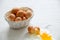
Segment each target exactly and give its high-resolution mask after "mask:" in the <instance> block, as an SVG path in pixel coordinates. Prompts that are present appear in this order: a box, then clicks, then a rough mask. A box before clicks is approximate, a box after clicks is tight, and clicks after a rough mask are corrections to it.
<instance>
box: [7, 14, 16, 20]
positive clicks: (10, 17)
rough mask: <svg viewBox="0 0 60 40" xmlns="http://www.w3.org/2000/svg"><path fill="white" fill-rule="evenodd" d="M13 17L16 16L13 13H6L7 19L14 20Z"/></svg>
mask: <svg viewBox="0 0 60 40" xmlns="http://www.w3.org/2000/svg"><path fill="white" fill-rule="evenodd" d="M15 17H16V16H15V15H14V14H9V15H8V19H9V20H11V21H14V19H15Z"/></svg>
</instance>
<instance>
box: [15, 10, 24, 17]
mask: <svg viewBox="0 0 60 40" xmlns="http://www.w3.org/2000/svg"><path fill="white" fill-rule="evenodd" d="M24 13H25V12H24V11H23V10H20V11H18V12H17V14H16V16H17V17H23V16H24Z"/></svg>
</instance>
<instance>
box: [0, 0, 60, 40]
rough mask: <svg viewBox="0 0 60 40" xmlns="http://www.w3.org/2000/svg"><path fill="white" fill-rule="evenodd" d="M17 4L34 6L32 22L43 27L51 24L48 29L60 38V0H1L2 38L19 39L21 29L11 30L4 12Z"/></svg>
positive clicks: (0, 25)
mask: <svg viewBox="0 0 60 40" xmlns="http://www.w3.org/2000/svg"><path fill="white" fill-rule="evenodd" d="M17 6H18V7H22V6H27V7H30V8H32V9H33V11H34V17H33V18H32V20H31V22H30V23H31V24H32V25H36V26H40V27H42V28H46V26H47V25H50V26H49V27H48V28H47V29H48V30H49V31H50V32H51V34H53V37H54V38H55V39H56V40H59V39H60V38H59V37H60V32H59V31H60V0H0V40H19V37H20V36H21V34H22V33H21V32H20V31H21V30H19V31H17V30H16V31H14V30H9V25H8V23H7V22H6V21H5V19H4V14H5V13H6V12H7V11H8V10H9V9H11V8H13V7H17ZM22 30H23V29H22ZM20 33H21V34H20ZM16 34H17V35H16ZM14 38H15V39H14ZM20 40H21V39H20Z"/></svg>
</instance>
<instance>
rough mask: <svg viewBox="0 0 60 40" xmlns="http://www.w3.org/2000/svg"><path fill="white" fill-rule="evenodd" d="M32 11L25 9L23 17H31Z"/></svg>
mask: <svg viewBox="0 0 60 40" xmlns="http://www.w3.org/2000/svg"><path fill="white" fill-rule="evenodd" d="M31 15H32V13H31V12H30V11H27V12H26V13H25V17H26V18H27V19H28V18H29V17H31Z"/></svg>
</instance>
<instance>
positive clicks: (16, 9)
mask: <svg viewBox="0 0 60 40" xmlns="http://www.w3.org/2000/svg"><path fill="white" fill-rule="evenodd" d="M18 11H19V8H13V9H12V10H11V12H12V13H14V14H16V13H17V12H18Z"/></svg>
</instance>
